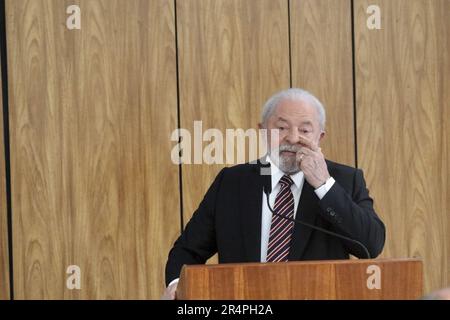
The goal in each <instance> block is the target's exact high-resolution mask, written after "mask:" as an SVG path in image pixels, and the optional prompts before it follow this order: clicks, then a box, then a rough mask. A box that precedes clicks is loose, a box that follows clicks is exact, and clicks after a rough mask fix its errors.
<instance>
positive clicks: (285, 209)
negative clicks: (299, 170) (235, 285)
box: [266, 175, 294, 262]
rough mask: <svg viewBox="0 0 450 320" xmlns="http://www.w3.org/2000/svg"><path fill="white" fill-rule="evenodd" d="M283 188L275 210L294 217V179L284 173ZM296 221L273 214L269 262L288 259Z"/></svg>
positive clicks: (281, 182) (279, 193)
mask: <svg viewBox="0 0 450 320" xmlns="http://www.w3.org/2000/svg"><path fill="white" fill-rule="evenodd" d="M279 183H280V185H281V189H280V191H279V192H278V194H277V197H276V199H275V206H274V211H275V212H276V213H278V214H280V215H282V216H285V217H288V218H294V195H293V194H292V191H291V186H292V184H293V183H294V182H293V181H292V179H291V178H290V177H289V176H287V175H284V176H283V177H282V178H281V179H280V182H279ZM293 227H294V222H292V221H289V220H286V219H283V218H280V217H278V216H276V215H272V223H271V226H270V234H269V246H268V248H267V259H266V261H267V262H281V261H288V256H289V248H290V246H291V238H292V231H293Z"/></svg>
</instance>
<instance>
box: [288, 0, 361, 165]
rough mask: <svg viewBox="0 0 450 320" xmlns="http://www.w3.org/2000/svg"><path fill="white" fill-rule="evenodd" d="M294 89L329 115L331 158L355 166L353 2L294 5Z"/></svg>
mask: <svg viewBox="0 0 450 320" xmlns="http://www.w3.org/2000/svg"><path fill="white" fill-rule="evenodd" d="M290 10H291V55H292V85H293V86H294V87H300V88H304V89H307V90H308V91H310V92H311V93H313V94H314V95H316V96H317V97H318V98H319V99H320V100H321V101H322V103H323V104H324V106H325V109H326V113H327V123H326V135H325V138H324V140H323V141H322V143H321V144H322V149H323V153H324V154H325V157H326V158H327V159H330V160H333V161H337V162H340V163H345V164H348V165H351V166H354V165H355V148H354V118H353V85H352V79H353V76H352V30H351V6H350V1H348V0H291V6H290Z"/></svg>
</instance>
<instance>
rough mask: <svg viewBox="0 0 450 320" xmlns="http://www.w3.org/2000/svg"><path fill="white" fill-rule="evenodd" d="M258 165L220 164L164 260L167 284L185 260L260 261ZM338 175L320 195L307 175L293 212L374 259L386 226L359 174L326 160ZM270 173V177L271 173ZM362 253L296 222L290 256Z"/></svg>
mask: <svg viewBox="0 0 450 320" xmlns="http://www.w3.org/2000/svg"><path fill="white" fill-rule="evenodd" d="M261 166H262V164H261V163H259V162H258V163H257V164H242V165H237V166H234V167H230V168H224V169H223V170H222V171H220V173H219V174H218V175H217V177H216V179H215V180H214V182H213V184H212V185H211V187H210V188H209V190H208V192H207V193H206V195H205V197H204V198H203V200H202V202H201V203H200V206H199V207H198V209H197V210H196V211H195V213H194V214H193V216H192V218H191V220H190V221H189V223H188V224H187V225H186V228H185V229H184V231H183V232H182V234H181V236H180V237H179V238H178V239H177V240H176V242H175V244H174V246H173V248H172V250H171V251H170V253H169V257H168V261H167V265H166V284H168V283H170V281H172V280H173V279H175V278H178V277H179V274H180V271H181V267H182V266H183V265H184V264H203V263H205V262H206V260H207V259H209V258H210V257H211V256H212V255H214V254H215V253H216V252H218V255H219V263H231V262H259V261H260V258H261V257H260V252H261V217H262V199H263V197H262V195H263V185H264V181H265V180H264V179H267V176H263V175H260V168H261ZM327 166H328V171H329V173H330V175H331V176H332V177H333V178H334V179H335V180H336V182H335V183H334V185H333V187H332V188H331V189H330V190H329V191H328V192H327V194H326V195H325V196H324V197H323V198H322V199H321V200H319V198H318V197H317V195H316V194H315V193H314V189H313V187H312V186H311V185H310V184H309V183H308V182H307V181H306V180H305V182H304V185H303V189H302V192H301V196H300V202H299V205H298V208H297V214H296V217H297V218H298V219H301V220H303V221H305V222H307V223H310V224H314V225H317V226H320V227H322V228H326V229H328V230H331V231H334V232H337V233H339V234H342V235H344V236H347V237H350V238H351V239H355V240H358V241H360V242H361V243H363V244H364V245H365V246H366V247H367V249H368V250H369V253H370V255H371V257H372V258H374V257H376V256H378V255H379V254H380V252H381V251H382V249H383V246H384V241H385V227H384V224H383V222H382V221H381V220H380V219H379V218H378V216H377V214H376V213H375V211H374V209H373V200H372V198H370V196H369V192H368V190H367V189H366V184H365V181H364V177H363V173H362V171H361V170H359V169H355V168H351V167H348V166H344V165H341V164H337V163H334V162H331V161H328V160H327ZM269 178H270V177H269ZM349 254H352V255H354V256H357V257H360V258H366V254H365V252H364V251H363V249H362V248H361V247H360V246H358V245H356V244H354V243H352V242H349V241H346V240H341V239H339V238H336V237H334V236H331V235H327V234H325V233H323V232H320V231H317V230H313V229H311V228H309V227H306V226H303V225H300V224H298V223H297V224H295V226H294V231H293V235H292V244H291V250H290V253H289V260H290V261H292V260H326V259H348V258H349Z"/></svg>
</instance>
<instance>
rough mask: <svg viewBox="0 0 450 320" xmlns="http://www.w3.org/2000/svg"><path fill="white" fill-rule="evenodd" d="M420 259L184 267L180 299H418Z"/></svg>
mask: <svg viewBox="0 0 450 320" xmlns="http://www.w3.org/2000/svg"><path fill="white" fill-rule="evenodd" d="M422 273H423V271H422V261H421V260H420V259H374V260H329V261H303V262H284V263H283V262H282V263H239V264H218V265H185V266H183V268H182V270H181V276H180V281H179V283H178V289H177V299H180V300H191V299H198V300H201V299H211V300H222V299H228V300H234V299H238V300H241V299H245V300H247V299H248V300H259V299H263V300H275V299H286V300H291V299H294V300H303V299H418V298H420V297H421V296H422Z"/></svg>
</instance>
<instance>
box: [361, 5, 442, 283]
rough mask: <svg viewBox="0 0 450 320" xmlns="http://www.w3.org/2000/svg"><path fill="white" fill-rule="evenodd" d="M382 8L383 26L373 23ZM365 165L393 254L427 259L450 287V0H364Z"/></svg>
mask: <svg viewBox="0 0 450 320" xmlns="http://www.w3.org/2000/svg"><path fill="white" fill-rule="evenodd" d="M370 4H377V5H378V6H379V7H380V9H381V16H382V29H381V30H369V29H368V28H367V27H366V19H367V17H368V15H367V14H366V8H367V7H368V6H369V5H370ZM354 12H355V18H356V20H355V41H356V68H357V69H356V92H357V113H356V114H357V137H358V146H357V147H358V159H359V164H360V166H361V167H362V168H364V169H365V172H366V175H367V181H368V184H369V186H370V188H371V192H372V194H373V196H374V198H375V200H376V202H375V203H376V208H377V210H378V212H379V214H380V215H381V216H382V218H383V220H384V221H385V223H386V227H387V242H386V247H385V250H384V256H385V257H402V256H408V257H413V256H416V257H422V258H423V259H424V271H425V292H428V291H430V290H433V289H437V288H440V287H444V286H449V285H450V247H449V245H448V243H449V241H450V238H449V234H450V216H449V210H450V185H449V179H448V177H449V175H450V172H449V170H450V165H449V147H450V140H449V137H450V126H449V118H450V105H449V103H450V56H449V54H448V53H449V52H450V20H449V19H448V13H449V12H450V1H448V0H435V1H421V0H397V1H388V0H377V1H375V2H374V1H368V0H356V1H355V7H354Z"/></svg>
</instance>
